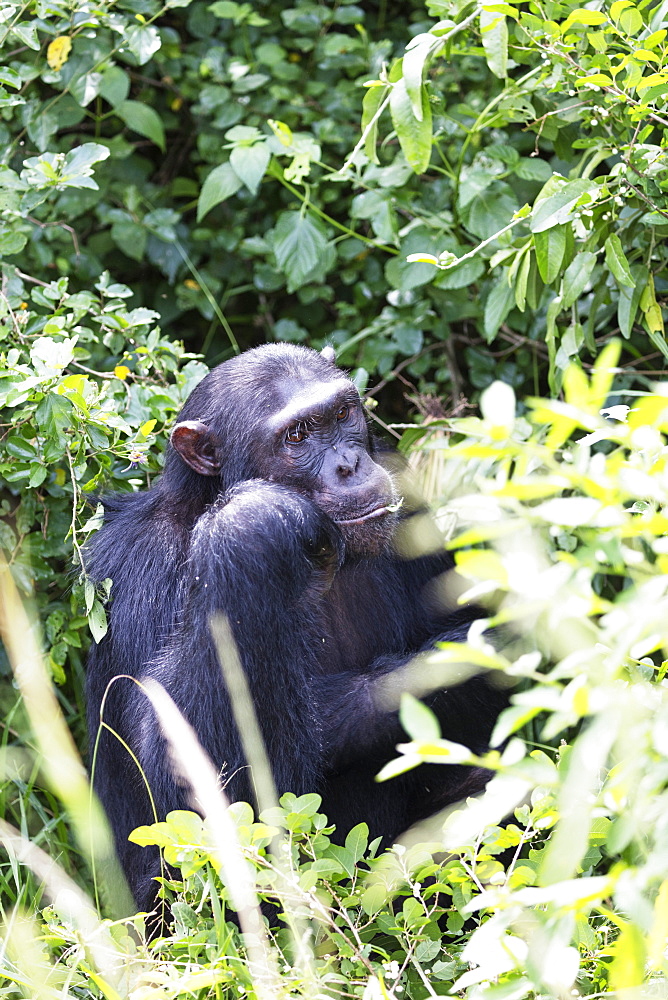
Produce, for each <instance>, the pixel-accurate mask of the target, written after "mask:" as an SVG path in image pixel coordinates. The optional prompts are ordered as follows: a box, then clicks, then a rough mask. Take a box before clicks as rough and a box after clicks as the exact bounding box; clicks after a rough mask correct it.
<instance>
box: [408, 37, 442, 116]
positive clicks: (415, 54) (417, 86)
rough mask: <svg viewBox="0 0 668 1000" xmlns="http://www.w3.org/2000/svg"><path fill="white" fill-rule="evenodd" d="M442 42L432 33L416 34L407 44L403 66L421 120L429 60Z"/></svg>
mask: <svg viewBox="0 0 668 1000" xmlns="http://www.w3.org/2000/svg"><path fill="white" fill-rule="evenodd" d="M440 46H441V43H440V42H439V41H438V39H436V38H435V37H434V35H431V34H426V33H425V34H420V35H415V37H414V38H412V39H411V40H410V42H409V43H408V45H407V46H406V51H405V53H404V57H403V61H402V67H403V76H404V82H405V84H406V93H407V94H408V97H409V100H410V102H411V107H412V109H413V114H414V115H415V117H416V119H417V120H418V121H419V122H421V121H422V119H423V117H424V114H423V106H422V82H423V79H424V71H425V66H426V63H427V60H428V59H429V57H430V56H431V55H432V53H433V52H434V50H435V49H438V48H440Z"/></svg>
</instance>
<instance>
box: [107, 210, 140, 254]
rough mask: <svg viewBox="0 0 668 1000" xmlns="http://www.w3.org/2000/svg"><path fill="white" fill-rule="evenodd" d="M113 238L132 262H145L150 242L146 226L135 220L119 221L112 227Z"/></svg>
mask: <svg viewBox="0 0 668 1000" xmlns="http://www.w3.org/2000/svg"><path fill="white" fill-rule="evenodd" d="M111 238H112V239H113V241H114V243H115V244H116V246H117V247H120V249H121V250H122V251H123V253H125V254H127V256H128V257H130V258H132V260H143V259H144V253H145V251H146V243H147V241H148V230H147V229H146V226H143V225H141V224H140V223H139V222H135V221H134V219H131V218H127V219H119V220H117V221H116V222H114V223H113V225H112V227H111Z"/></svg>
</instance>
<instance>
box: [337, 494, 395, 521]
mask: <svg viewBox="0 0 668 1000" xmlns="http://www.w3.org/2000/svg"><path fill="white" fill-rule="evenodd" d="M402 503H403V499H401V500H399V501H398V503H390V504H387V505H386V506H384V507H374V508H373V510H369V511H367V513H366V514H360V516H359V517H351V518H337V519H336V520H335V521H334V523H335V524H338V525H350V524H364V523H365V521H373V520H375V519H376V518H379V517H386V516H387V515H388V514H394V513H396V511H398V510H399V508H400V507H401V505H402Z"/></svg>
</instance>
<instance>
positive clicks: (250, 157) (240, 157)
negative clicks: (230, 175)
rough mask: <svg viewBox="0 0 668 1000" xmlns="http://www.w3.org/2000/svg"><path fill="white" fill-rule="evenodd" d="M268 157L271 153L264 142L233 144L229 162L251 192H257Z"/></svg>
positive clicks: (267, 164) (267, 163)
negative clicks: (247, 144) (242, 144)
mask: <svg viewBox="0 0 668 1000" xmlns="http://www.w3.org/2000/svg"><path fill="white" fill-rule="evenodd" d="M270 159H271V153H270V152H269V147H268V146H267V144H266V143H265V142H256V143H254V144H253V145H252V146H235V148H234V149H233V150H232V152H231V153H230V163H231V165H232V167H233V168H234V172H235V174H236V175H237V177H239V178H240V179H241V180H242V182H243V183H244V184H245V185H246V187H247V188H248V190H249V191H250V193H251V194H257V189H258V188H259V186H260V182H261V180H262V178H263V177H264V174H265V171H266V169H267V167H268V166H269V160H270Z"/></svg>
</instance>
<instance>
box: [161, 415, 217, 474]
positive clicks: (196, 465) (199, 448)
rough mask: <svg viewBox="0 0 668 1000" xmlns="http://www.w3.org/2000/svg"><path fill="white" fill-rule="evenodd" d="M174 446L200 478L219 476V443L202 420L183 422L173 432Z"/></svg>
mask: <svg viewBox="0 0 668 1000" xmlns="http://www.w3.org/2000/svg"><path fill="white" fill-rule="evenodd" d="M171 441H172V445H173V447H174V448H175V450H176V451H178V453H179V455H180V456H181V458H182V459H183V461H184V462H185V463H186V465H189V466H190V468H191V469H194V470H195V472H199V474H200V476H217V475H218V473H219V472H220V467H221V464H222V463H221V457H220V451H219V449H218V442H217V440H216V438H215V436H214V435H213V434H212V432H211V431H210V430H209V428H208V427H207V426H206V424H203V423H202V421H201V420H183V421H182V422H181V423H180V424H176V426H175V427H174V429H173V431H172V437H171Z"/></svg>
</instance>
